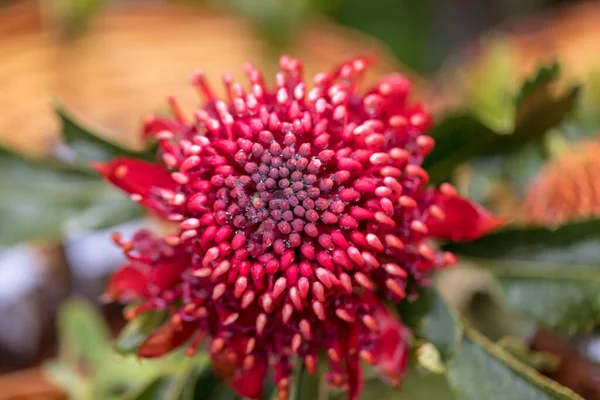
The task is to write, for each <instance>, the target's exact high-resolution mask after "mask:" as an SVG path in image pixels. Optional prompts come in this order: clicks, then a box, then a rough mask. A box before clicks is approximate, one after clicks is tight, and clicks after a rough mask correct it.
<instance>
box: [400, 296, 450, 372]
mask: <svg viewBox="0 0 600 400" xmlns="http://www.w3.org/2000/svg"><path fill="white" fill-rule="evenodd" d="M398 312H399V313H400V315H401V316H402V320H403V322H404V323H405V324H407V326H409V327H411V328H412V329H413V332H414V334H415V335H416V336H417V337H418V338H420V339H423V340H425V341H427V342H429V343H432V344H433V345H434V346H435V347H436V348H437V350H438V351H439V353H440V356H441V360H442V361H443V362H444V363H448V362H449V361H451V360H452V358H453V357H454V356H455V355H456V351H457V347H458V344H459V342H460V337H461V334H462V332H461V326H460V324H459V323H458V321H457V318H456V315H455V314H454V311H453V310H451V309H450V307H449V305H448V304H447V303H446V301H445V300H444V299H443V298H442V296H440V294H439V293H438V291H437V289H435V288H433V287H432V288H424V289H422V290H421V291H420V293H419V297H418V300H417V301H416V302H413V303H410V302H408V301H407V300H405V301H404V302H402V303H400V305H399V306H398Z"/></svg>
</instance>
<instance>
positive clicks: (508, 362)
mask: <svg viewBox="0 0 600 400" xmlns="http://www.w3.org/2000/svg"><path fill="white" fill-rule="evenodd" d="M448 376H449V379H450V382H451V384H452V385H453V386H454V388H455V389H456V391H457V394H458V397H459V398H460V399H465V400H481V399H502V400H529V399H531V400H575V399H576V400H583V399H582V398H581V397H580V396H579V395H577V394H576V393H574V392H572V391H571V390H570V389H567V388H565V387H563V386H561V385H559V384H558V383H556V382H554V381H552V380H550V379H548V378H546V377H544V376H543V375H541V374H539V373H538V372H537V371H535V370H534V369H532V368H530V367H528V366H526V365H524V364H522V363H520V362H519V361H517V360H516V359H515V358H514V357H513V356H511V355H510V354H509V353H507V352H505V351H504V350H502V348H501V347H499V346H498V345H495V344H493V343H492V342H490V341H489V340H488V339H486V338H485V337H484V336H483V335H481V334H479V333H478V332H476V331H475V330H474V329H472V328H470V327H465V335H464V336H463V340H462V345H461V348H460V353H459V356H458V357H457V358H456V360H455V363H454V365H452V367H451V368H450V370H449V374H448Z"/></svg>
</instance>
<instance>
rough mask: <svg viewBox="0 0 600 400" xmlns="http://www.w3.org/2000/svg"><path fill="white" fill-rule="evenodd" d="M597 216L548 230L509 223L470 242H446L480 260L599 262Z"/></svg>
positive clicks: (464, 253)
mask: <svg viewBox="0 0 600 400" xmlns="http://www.w3.org/2000/svg"><path fill="white" fill-rule="evenodd" d="M598 241H600V219H590V220H585V221H577V222H572V223H569V224H566V225H563V226H561V227H559V228H558V229H551V228H547V227H540V226H526V227H519V226H508V227H507V228H505V229H502V230H499V231H496V232H493V233H491V234H489V235H487V236H484V237H482V238H480V239H478V240H475V241H473V242H469V243H449V244H447V245H446V246H444V248H445V249H446V250H449V251H452V252H454V253H456V254H462V255H466V256H471V257H478V258H483V259H512V260H537V261H547V262H555V263H565V264H592V265H593V264H600V252H599V251H598Z"/></svg>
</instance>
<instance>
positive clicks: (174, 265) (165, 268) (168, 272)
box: [148, 259, 189, 291]
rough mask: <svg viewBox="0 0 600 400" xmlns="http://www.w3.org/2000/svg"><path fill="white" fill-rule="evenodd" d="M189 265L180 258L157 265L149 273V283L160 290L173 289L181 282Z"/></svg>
mask: <svg viewBox="0 0 600 400" xmlns="http://www.w3.org/2000/svg"><path fill="white" fill-rule="evenodd" d="M188 266H189V264H185V263H184V262H183V260H179V259H176V260H169V261H167V262H164V263H162V264H158V265H155V266H153V267H152V270H151V271H150V272H149V274H148V283H149V284H150V285H156V287H158V288H159V290H160V291H164V290H168V289H171V288H173V286H175V285H176V284H178V283H179V282H181V274H182V273H183V271H185V269H186V268H187V267H188Z"/></svg>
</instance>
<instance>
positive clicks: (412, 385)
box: [315, 367, 456, 400]
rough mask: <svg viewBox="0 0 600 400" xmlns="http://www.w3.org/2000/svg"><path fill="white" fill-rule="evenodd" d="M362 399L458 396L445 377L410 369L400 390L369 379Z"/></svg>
mask: <svg viewBox="0 0 600 400" xmlns="http://www.w3.org/2000/svg"><path fill="white" fill-rule="evenodd" d="M346 397H347V396H344V395H342V396H340V397H339V399H340V400H342V399H345V398H346ZM360 398H361V399H377V400H422V399H440V400H454V399H456V396H455V395H454V393H453V392H452V389H451V388H450V386H449V385H448V382H447V380H446V378H445V377H444V376H442V375H435V374H431V373H427V372H424V371H419V370H417V369H415V368H413V367H409V368H408V370H407V371H406V376H405V377H404V379H403V381H402V385H401V386H400V387H399V388H394V387H392V386H389V385H387V384H386V383H384V382H383V381H382V380H381V379H379V378H375V379H369V380H367V381H366V382H365V387H364V390H363V392H362V394H361V396H360ZM315 399H316V398H315Z"/></svg>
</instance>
